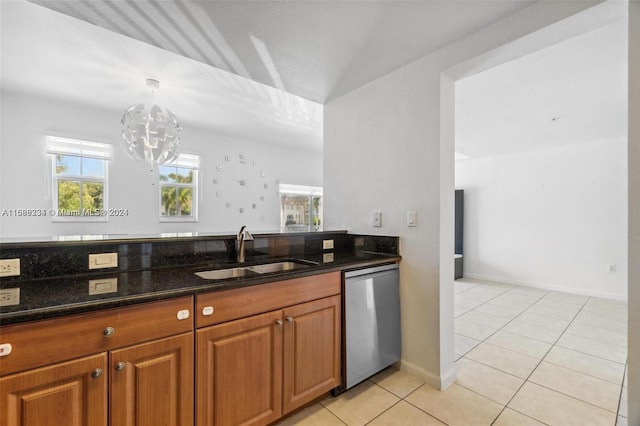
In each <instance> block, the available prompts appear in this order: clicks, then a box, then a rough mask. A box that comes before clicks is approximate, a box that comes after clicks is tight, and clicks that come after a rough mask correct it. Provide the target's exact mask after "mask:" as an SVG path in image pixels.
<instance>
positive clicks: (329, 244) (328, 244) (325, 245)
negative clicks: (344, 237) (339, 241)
mask: <svg viewBox="0 0 640 426" xmlns="http://www.w3.org/2000/svg"><path fill="white" fill-rule="evenodd" d="M332 248H333V240H322V249H323V250H331V249H332Z"/></svg>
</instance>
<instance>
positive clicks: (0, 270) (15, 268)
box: [0, 258, 20, 277]
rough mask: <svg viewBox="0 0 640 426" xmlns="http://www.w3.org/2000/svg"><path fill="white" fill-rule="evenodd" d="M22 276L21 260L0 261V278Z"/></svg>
mask: <svg viewBox="0 0 640 426" xmlns="http://www.w3.org/2000/svg"><path fill="white" fill-rule="evenodd" d="M18 275H20V258H16V259H0V277H15V276H18Z"/></svg>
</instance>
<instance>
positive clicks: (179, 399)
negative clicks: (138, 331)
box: [109, 333, 193, 426]
mask: <svg viewBox="0 0 640 426" xmlns="http://www.w3.org/2000/svg"><path fill="white" fill-rule="evenodd" d="M109 365H110V374H111V389H110V417H111V422H110V423H111V426H184V425H193V333H186V334H181V335H178V336H174V337H169V338H165V339H160V340H154V341H152V342H148V343H143V344H140V345H136V346H130V347H127V348H124V349H120V350H115V351H112V352H110V354H109Z"/></svg>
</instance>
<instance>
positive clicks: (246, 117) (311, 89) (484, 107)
mask: <svg viewBox="0 0 640 426" xmlns="http://www.w3.org/2000/svg"><path fill="white" fill-rule="evenodd" d="M532 3H533V2H532V1H513V0H506V1H483V0H459V1H450V0H447V1H434V0H423V1H395V0H389V1H268V0H265V1H213V0H202V1H195V0H179V1H178V0H174V1H169V0H167V1H151V0H135V1H131V0H127V1H111V0H109V1H106V0H103V1H95V0H68V1H67V0H29V1H25V0H12V1H4V0H3V1H0V11H1V19H2V22H1V24H2V25H1V26H0V31H1V36H2V37H1V40H0V43H1V60H2V74H1V80H0V82H1V85H2V89H3V90H6V91H16V92H25V91H26V92H32V93H37V94H39V95H42V96H48V97H52V98H55V99H64V100H69V101H72V102H77V103H81V104H88V105H92V106H97V107H100V108H105V109H109V110H112V111H117V112H118V113H119V114H121V112H122V111H123V110H124V109H125V108H126V107H128V106H129V105H131V104H132V103H135V102H143V101H145V100H146V99H147V97H148V96H149V94H148V91H147V89H146V88H145V87H144V80H145V79H146V78H149V77H151V78H156V79H158V80H160V82H161V89H160V92H159V94H158V95H157V101H158V103H160V104H162V105H163V106H165V107H167V108H169V109H170V110H171V111H172V112H174V113H175V114H176V115H177V116H178V117H180V119H181V121H182V122H183V124H184V125H186V124H192V125H195V126H198V127H203V128H212V129H215V130H216V131H218V132H221V133H227V134H231V135H234V136H237V137H244V138H249V139H252V140H261V141H264V142H265V143H280V144H285V145H290V146H295V147H297V148H307V149H312V150H315V151H321V150H322V140H323V135H322V127H323V107H322V104H323V103H325V102H327V101H328V100H331V99H334V98H336V97H338V96H340V95H343V94H345V93H348V92H349V91H351V90H354V89H356V88H357V87H360V86H361V85H364V84H366V83H368V82H370V81H372V80H374V79H376V78H378V77H381V76H382V75H384V74H386V73H388V72H390V71H392V70H394V69H397V68H399V67H400V66H402V65H405V64H407V63H410V62H412V61H413V60H415V59H418V58H420V57H422V56H425V55H427V54H429V53H430V52H432V51H435V50H437V49H438V48H440V47H443V46H446V45H447V44H449V43H451V42H453V41H456V40H458V39H460V38H462V37H464V36H466V35H468V34H471V33H473V32H474V31H476V30H478V29H480V28H482V27H485V26H487V25H489V24H491V23H492V22H495V21H497V20H500V19H502V18H504V17H505V16H508V15H510V14H513V13H516V12H518V11H519V10H521V9H523V8H525V7H527V6H529V5H530V4H532ZM43 6H44V7H43ZM621 25H622V24H618V25H612V26H610V27H607V28H602V29H600V30H597V31H594V32H592V33H588V34H584V35H582V36H580V37H576V38H574V39H571V40H569V41H567V42H564V43H561V44H558V45H555V46H552V47H549V48H547V49H544V50H542V51H539V52H536V53H534V54H531V55H528V56H525V57H523V58H520V59H518V60H516V61H513V62H510V63H508V64H505V65H502V66H500V67H496V68H493V69H491V70H488V71H485V72H483V73H480V74H477V75H475V76H472V77H469V78H466V79H464V80H461V81H459V82H458V83H457V84H456V93H457V94H456V100H457V103H456V123H457V127H456V140H457V142H456V151H458V152H460V153H462V154H466V155H468V156H471V157H480V156H488V155H498V154H504V153H508V152H522V151H527V150H531V149H538V148H544V147H546V146H550V144H566V143H575V142H578V141H585V140H586V139H589V140H591V139H594V138H610V137H617V135H621V134H622V133H624V128H625V126H624V125H625V123H626V96H627V94H626V36H625V28H624V27H623V26H621ZM118 118H119V117H118ZM554 119H555V120H554Z"/></svg>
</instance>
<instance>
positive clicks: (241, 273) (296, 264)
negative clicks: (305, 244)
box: [196, 260, 316, 280]
mask: <svg viewBox="0 0 640 426" xmlns="http://www.w3.org/2000/svg"><path fill="white" fill-rule="evenodd" d="M311 265H316V263H315V262H309V261H306V260H287V261H280V262H273V263H263V264H261V265H252V266H240V267H235V268H226V269H213V270H211V271H202V272H196V275H197V276H199V277H200V278H204V279H205V280H224V279H231V278H240V277H249V276H252V275H255V274H268V273H271V272H283V271H290V270H292V269H300V268H308V267H309V266H311Z"/></svg>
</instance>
